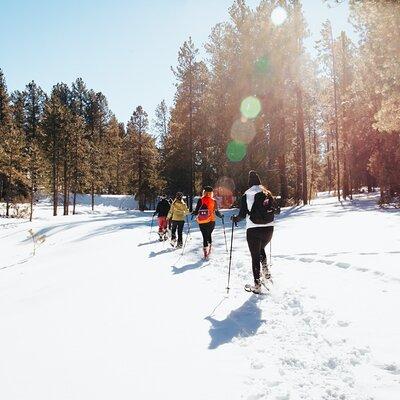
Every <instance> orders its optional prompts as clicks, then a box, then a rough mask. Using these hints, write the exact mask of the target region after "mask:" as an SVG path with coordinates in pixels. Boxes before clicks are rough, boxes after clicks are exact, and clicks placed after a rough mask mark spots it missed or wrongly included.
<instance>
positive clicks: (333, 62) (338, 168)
mask: <svg viewBox="0 0 400 400" xmlns="http://www.w3.org/2000/svg"><path fill="white" fill-rule="evenodd" d="M329 26H330V37H331V51H332V71H333V72H332V75H333V76H332V78H333V99H334V109H335V139H336V175H337V180H336V188H337V196H338V200H339V201H340V167H339V157H340V152H339V124H338V105H337V82H336V56H335V48H334V41H333V32H332V25H330V24H329Z"/></svg>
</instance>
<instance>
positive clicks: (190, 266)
mask: <svg viewBox="0 0 400 400" xmlns="http://www.w3.org/2000/svg"><path fill="white" fill-rule="evenodd" d="M204 262H205V260H199V261H197V262H195V263H193V264H187V265H184V266H183V267H180V268H177V267H175V265H173V266H172V267H171V268H172V273H173V274H174V275H177V274H182V273H184V272H186V271H190V270H193V269H198V268H203V267H205V266H206V265H205V264H204Z"/></svg>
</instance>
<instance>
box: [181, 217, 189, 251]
mask: <svg viewBox="0 0 400 400" xmlns="http://www.w3.org/2000/svg"><path fill="white" fill-rule="evenodd" d="M186 222H187V224H188V230H187V232H186V239H185V243H184V244H183V247H182V255H183V253H184V252H185V248H186V244H187V241H188V238H189V235H190V222H189V219H188V217H187V216H186Z"/></svg>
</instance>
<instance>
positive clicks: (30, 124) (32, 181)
mask: <svg viewBox="0 0 400 400" xmlns="http://www.w3.org/2000/svg"><path fill="white" fill-rule="evenodd" d="M23 95H24V116H25V119H24V132H25V143H26V148H25V154H26V157H27V159H28V164H29V171H28V178H29V186H30V189H29V196H30V214H29V220H30V221H32V217H33V205H34V202H35V193H36V191H37V190H38V185H39V184H40V183H41V178H42V176H43V171H44V169H45V166H44V158H43V154H42V139H43V135H42V131H41V120H42V114H43V107H44V101H45V99H46V95H45V93H44V92H43V90H42V89H41V88H40V87H39V86H37V85H36V83H35V82H34V81H32V82H30V83H29V84H28V85H27V86H26V88H25V91H24V92H23Z"/></svg>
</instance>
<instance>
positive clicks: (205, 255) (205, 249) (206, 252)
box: [203, 247, 209, 260]
mask: <svg viewBox="0 0 400 400" xmlns="http://www.w3.org/2000/svg"><path fill="white" fill-rule="evenodd" d="M208 254H209V253H208V247H203V255H204V259H205V260H208Z"/></svg>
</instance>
